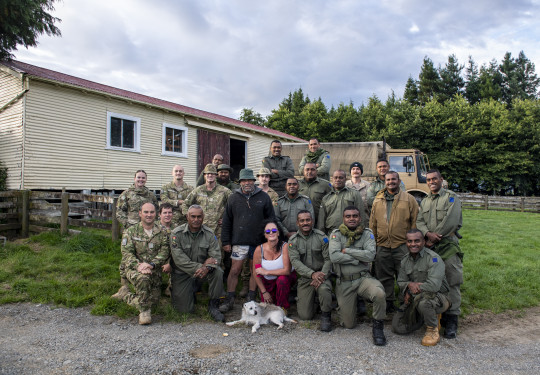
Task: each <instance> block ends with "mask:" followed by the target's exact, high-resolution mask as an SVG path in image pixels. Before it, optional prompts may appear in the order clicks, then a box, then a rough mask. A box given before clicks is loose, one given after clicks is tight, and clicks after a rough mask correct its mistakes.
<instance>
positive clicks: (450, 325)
mask: <svg viewBox="0 0 540 375" xmlns="http://www.w3.org/2000/svg"><path fill="white" fill-rule="evenodd" d="M457 330H458V316H457V315H454V314H446V327H445V328H444V338H445V339H455V338H456V336H457Z"/></svg>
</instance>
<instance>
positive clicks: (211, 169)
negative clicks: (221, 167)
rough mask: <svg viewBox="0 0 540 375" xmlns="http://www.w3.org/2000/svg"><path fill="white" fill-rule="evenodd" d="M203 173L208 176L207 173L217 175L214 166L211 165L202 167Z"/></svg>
mask: <svg viewBox="0 0 540 375" xmlns="http://www.w3.org/2000/svg"><path fill="white" fill-rule="evenodd" d="M203 173H204V174H208V173H213V174H217V170H216V166H215V165H214V164H212V163H210V164H206V167H204V171H203Z"/></svg>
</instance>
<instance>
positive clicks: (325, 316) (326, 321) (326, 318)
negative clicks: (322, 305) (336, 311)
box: [321, 311, 332, 332]
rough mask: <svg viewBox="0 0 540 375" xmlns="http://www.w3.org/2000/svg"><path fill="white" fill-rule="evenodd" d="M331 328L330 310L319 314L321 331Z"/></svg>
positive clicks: (328, 330) (327, 330)
mask: <svg viewBox="0 0 540 375" xmlns="http://www.w3.org/2000/svg"><path fill="white" fill-rule="evenodd" d="M331 330H332V311H328V312H323V313H322V314H321V331H323V332H330V331H331Z"/></svg>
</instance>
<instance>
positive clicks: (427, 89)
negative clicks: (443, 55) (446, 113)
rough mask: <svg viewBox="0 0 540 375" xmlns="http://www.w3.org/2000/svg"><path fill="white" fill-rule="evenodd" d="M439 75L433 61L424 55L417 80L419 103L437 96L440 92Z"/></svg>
mask: <svg viewBox="0 0 540 375" xmlns="http://www.w3.org/2000/svg"><path fill="white" fill-rule="evenodd" d="M440 87H441V77H440V76H439V72H437V69H435V66H434V65H433V61H431V59H430V58H429V57H427V56H426V57H424V63H423V64H422V68H421V69H420V75H419V81H418V99H419V100H420V103H421V104H425V103H427V102H429V101H430V100H431V99H434V98H436V97H437V95H438V93H439V92H440Z"/></svg>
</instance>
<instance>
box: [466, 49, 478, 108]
mask: <svg viewBox="0 0 540 375" xmlns="http://www.w3.org/2000/svg"><path fill="white" fill-rule="evenodd" d="M465 97H466V98H467V100H468V101H469V103H471V104H474V103H477V102H478V101H479V100H480V77H479V75H478V65H476V63H475V62H474V60H473V58H472V56H469V62H468V64H467V68H466V69H465Z"/></svg>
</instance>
